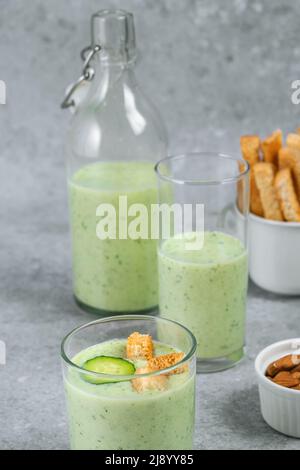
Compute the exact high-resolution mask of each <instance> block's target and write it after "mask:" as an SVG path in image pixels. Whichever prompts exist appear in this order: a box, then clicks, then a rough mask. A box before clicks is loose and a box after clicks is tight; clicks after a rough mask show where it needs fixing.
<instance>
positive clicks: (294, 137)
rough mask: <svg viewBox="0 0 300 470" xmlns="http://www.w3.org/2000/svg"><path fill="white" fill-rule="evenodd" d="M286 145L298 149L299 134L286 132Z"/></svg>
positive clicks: (299, 147) (299, 143) (299, 146)
mask: <svg viewBox="0 0 300 470" xmlns="http://www.w3.org/2000/svg"><path fill="white" fill-rule="evenodd" d="M286 145H287V146H288V147H291V148H294V149H298V150H300V135H299V134H292V133H291V134H288V136H287V138H286Z"/></svg>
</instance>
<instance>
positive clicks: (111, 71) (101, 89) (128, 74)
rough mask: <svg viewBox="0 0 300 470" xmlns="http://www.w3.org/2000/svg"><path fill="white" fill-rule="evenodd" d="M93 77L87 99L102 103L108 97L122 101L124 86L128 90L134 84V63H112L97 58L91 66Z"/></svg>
mask: <svg viewBox="0 0 300 470" xmlns="http://www.w3.org/2000/svg"><path fill="white" fill-rule="evenodd" d="M93 67H94V70H95V76H94V79H93V82H92V85H91V88H90V92H89V98H90V99H92V100H93V101H94V100H96V101H98V102H103V101H104V100H105V99H106V98H107V97H108V95H110V96H112V95H113V96H114V98H115V99H118V98H119V99H123V98H122V96H123V88H124V84H127V85H128V86H129V87H130V88H131V87H132V86H133V85H135V84H136V79H135V74H134V68H135V61H130V62H129V61H112V60H103V59H102V58H99V57H98V58H97V59H96V60H95V63H94V65H93Z"/></svg>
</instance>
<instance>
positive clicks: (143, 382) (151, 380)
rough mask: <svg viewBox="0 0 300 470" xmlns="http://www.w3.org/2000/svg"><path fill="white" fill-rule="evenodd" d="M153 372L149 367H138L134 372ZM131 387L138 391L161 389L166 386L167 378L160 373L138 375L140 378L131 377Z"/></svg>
mask: <svg viewBox="0 0 300 470" xmlns="http://www.w3.org/2000/svg"><path fill="white" fill-rule="evenodd" d="M151 372H153V370H152V369H151V367H149V366H147V367H141V368H140V369H137V370H136V372H135V373H136V374H137V375H139V374H149V373H151ZM131 382H132V387H133V389H134V390H135V391H136V392H138V393H142V392H146V391H149V390H150V391H151V390H158V391H163V390H165V389H166V388H167V383H168V378H167V377H166V376H165V375H163V374H161V375H154V376H150V377H140V378H138V377H137V378H135V379H132V381H131Z"/></svg>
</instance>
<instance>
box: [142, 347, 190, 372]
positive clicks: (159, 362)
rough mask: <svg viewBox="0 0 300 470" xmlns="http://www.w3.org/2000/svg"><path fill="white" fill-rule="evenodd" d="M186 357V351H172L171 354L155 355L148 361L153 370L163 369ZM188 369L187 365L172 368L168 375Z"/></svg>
mask: <svg viewBox="0 0 300 470" xmlns="http://www.w3.org/2000/svg"><path fill="white" fill-rule="evenodd" d="M183 357H184V353H183V352H180V353H171V354H161V355H160V356H156V357H153V358H152V359H150V360H149V361H148V366H149V367H150V369H152V370H162V369H166V368H167V367H172V366H174V365H175V364H177V362H179V361H181V360H182V359H183ZM185 370H186V366H182V367H178V368H177V369H174V370H172V371H171V372H169V373H168V375H172V374H181V373H182V372H184V371H185Z"/></svg>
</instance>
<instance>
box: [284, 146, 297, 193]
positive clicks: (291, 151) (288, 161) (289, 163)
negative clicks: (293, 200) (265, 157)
mask: <svg viewBox="0 0 300 470" xmlns="http://www.w3.org/2000/svg"><path fill="white" fill-rule="evenodd" d="M283 168H291V170H292V175H293V178H294V181H295V185H296V192H297V196H298V199H299V200H300V150H298V149H296V148H291V147H283V148H282V149H281V150H280V152H279V169H280V170H283Z"/></svg>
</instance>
